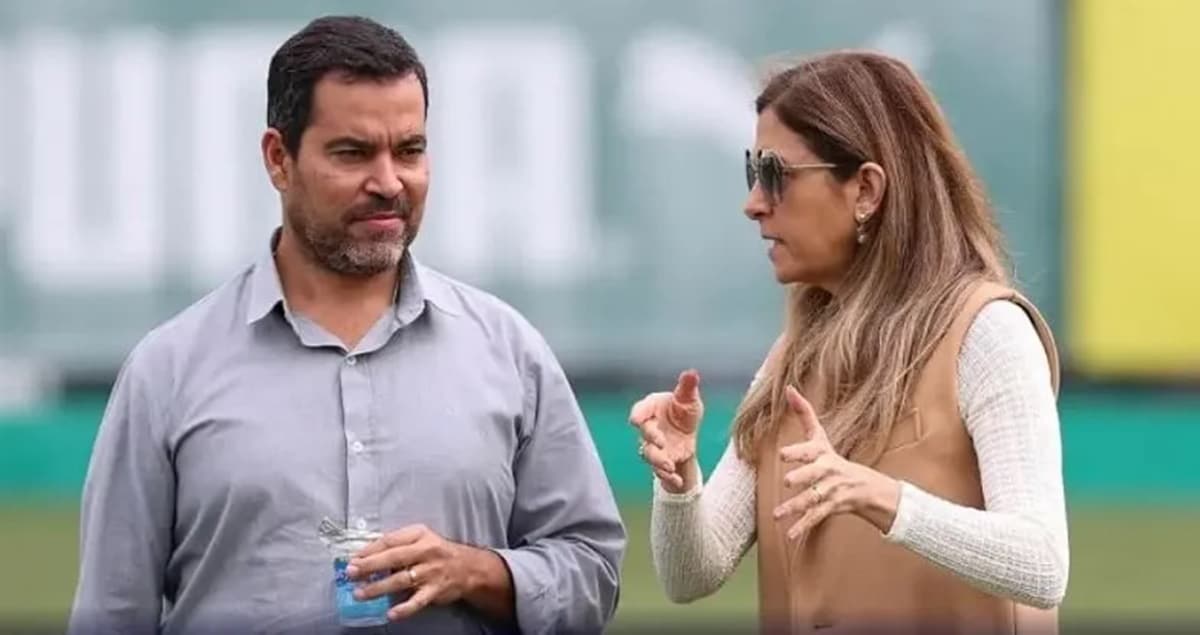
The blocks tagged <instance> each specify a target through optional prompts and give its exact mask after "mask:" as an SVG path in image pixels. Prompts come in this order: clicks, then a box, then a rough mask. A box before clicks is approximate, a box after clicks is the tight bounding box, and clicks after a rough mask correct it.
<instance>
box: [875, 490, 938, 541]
mask: <svg viewBox="0 0 1200 635" xmlns="http://www.w3.org/2000/svg"><path fill="white" fill-rule="evenodd" d="M922 496H928V494H926V493H925V492H924V491H922V490H921V488H919V487H917V486H916V485H913V484H912V483H908V482H906V481H900V500H899V502H897V503H896V519H895V520H893V521H892V527H891V529H889V530H888V531H887V533H885V534H884V535H883V538H884V539H885V540H887V541H888V542H891V543H895V544H905V542H906V541H907V539H908V535H909V533H910V532H911V531H912V527H913V523H914V522H915V521H916V516H917V514H919V513H920V508H921V497H922Z"/></svg>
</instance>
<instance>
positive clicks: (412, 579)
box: [404, 567, 417, 587]
mask: <svg viewBox="0 0 1200 635" xmlns="http://www.w3.org/2000/svg"><path fill="white" fill-rule="evenodd" d="M404 573H406V574H407V575H408V586H409V587H415V586H417V574H415V573H413V570H412V567H406V568H405V569H404Z"/></svg>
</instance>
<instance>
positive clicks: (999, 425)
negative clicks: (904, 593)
mask: <svg viewBox="0 0 1200 635" xmlns="http://www.w3.org/2000/svg"><path fill="white" fill-rule="evenodd" d="M958 383H959V398H960V402H961V403H960V408H961V409H962V412H963V415H964V420H965V422H966V426H967V429H968V432H969V433H970V434H971V438H972V440H973V442H974V445H975V452H976V454H977V456H978V458H979V469H980V477H981V480H982V485H983V495H984V501H985V508H986V510H977V509H972V508H968V507H962V506H959V505H955V504H953V503H950V502H948V501H946V500H943V499H941V498H938V497H935V496H932V495H930V494H929V493H927V492H924V491H922V490H921V489H919V488H917V487H915V486H913V485H911V484H909V483H903V484H902V486H901V498H900V504H899V507H898V509H897V515H896V520H895V522H894V523H893V525H892V528H891V530H890V532H889V533H888V534H887V536H886V538H887V539H888V540H891V541H893V542H896V543H898V544H901V545H904V546H906V547H907V548H909V549H912V550H913V551H915V552H917V553H919V554H921V555H923V556H925V557H926V558H929V559H930V560H932V561H934V562H937V563H938V564H940V565H942V566H944V567H946V568H948V569H950V570H951V571H954V572H955V573H956V574H958V575H960V576H962V577H963V578H965V579H967V580H969V581H970V582H972V583H973V584H975V585H977V586H979V587H981V588H983V589H985V590H987V591H989V592H991V593H995V594H998V595H1003V596H1007V597H1010V598H1012V599H1014V600H1016V601H1019V602H1022V603H1025V604H1030V605H1033V606H1038V607H1051V606H1055V605H1057V604H1058V603H1059V602H1061V601H1062V598H1063V595H1064V594H1065V592H1066V586H1067V577H1068V565H1069V550H1068V537H1067V517H1066V505H1065V501H1064V492H1063V482H1062V442H1061V438H1060V432H1059V419H1058V412H1057V409H1056V405H1055V396H1054V393H1053V389H1052V386H1051V383H1050V371H1049V365H1048V363H1047V360H1046V355H1045V352H1044V351H1043V349H1042V345H1041V342H1040V340H1039V339H1038V337H1037V334H1036V331H1034V329H1033V325H1032V324H1031V323H1030V321H1029V319H1028V316H1026V315H1025V313H1024V311H1023V310H1022V309H1021V308H1020V307H1018V306H1017V305H1015V304H1012V303H1009V302H994V303H991V304H989V305H988V306H987V307H985V308H984V309H983V311H981V312H980V314H979V315H978V317H977V318H976V320H975V322H974V323H973V324H972V326H971V328H970V329H969V331H968V334H967V338H966V341H965V342H964V344H963V349H962V351H961V352H960V355H959V382H958Z"/></svg>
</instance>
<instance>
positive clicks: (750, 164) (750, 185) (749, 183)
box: [746, 150, 755, 190]
mask: <svg viewBox="0 0 1200 635" xmlns="http://www.w3.org/2000/svg"><path fill="white" fill-rule="evenodd" d="M754 180H755V177H754V159H753V158H752V157H751V156H750V151H749V150H747V151H746V189H748V190H752V189H754Z"/></svg>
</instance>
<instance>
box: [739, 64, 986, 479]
mask: <svg viewBox="0 0 1200 635" xmlns="http://www.w3.org/2000/svg"><path fill="white" fill-rule="evenodd" d="M755 105H756V108H757V110H758V112H759V113H762V112H763V110H765V109H766V108H771V109H772V110H773V111H774V113H775V114H776V115H777V116H778V117H779V119H780V120H781V121H783V123H784V124H785V125H787V126H788V127H789V128H790V129H791V130H793V131H794V132H796V133H797V134H799V135H800V136H801V137H802V138H803V139H804V141H805V142H806V143H807V145H808V146H809V148H810V149H811V150H813V151H814V153H816V154H817V156H819V157H820V159H821V160H823V161H828V162H831V163H838V164H840V165H842V166H844V167H841V168H838V169H835V170H834V176H835V177H836V178H838V179H839V180H845V179H848V178H850V177H851V176H852V175H854V174H855V173H856V172H857V170H858V168H859V166H861V165H862V163H864V162H866V161H874V162H875V163H878V164H879V165H880V166H882V167H883V170H884V172H885V173H886V174H887V186H886V191H885V194H884V196H883V199H882V202H881V204H880V207H879V209H878V210H876V213H875V214H874V215H872V216H871V218H870V219H869V220H868V221H867V222H866V226H865V228H864V229H865V230H866V236H867V238H866V241H865V242H864V243H863V244H861V245H859V246H858V251H857V253H856V254H855V255H854V258H853V262H852V264H851V265H850V268H849V270H848V271H847V273H846V275H845V278H844V279H843V280H842V281H841V283H840V285H839V287H838V294H837V296H836V297H835V296H834V295H832V294H831V293H829V292H828V291H826V290H824V289H821V288H818V287H815V286H812V285H808V284H795V285H793V286H792V288H791V289H789V293H788V300H787V304H788V306H787V314H786V326H785V328H784V332H783V335H782V337H781V340H780V342H779V344H778V346H777V348H776V349H775V354H773V355H771V356H770V358H769V359H768V362H767V365H766V366H765V368H764V373H763V376H762V379H761V381H758V382H756V383H755V384H754V385H753V386H752V388H751V389H750V392H749V393H748V394H747V395H746V397H745V399H744V400H743V402H742V404H741V406H740V408H739V409H738V412H737V415H736V417H735V419H734V423H733V434H734V438H735V443H736V447H737V450H738V454H739V456H741V457H742V458H743V459H744V460H746V461H748V462H750V463H751V464H756V463H757V458H758V451H759V450H760V449H761V447H762V446H761V444H762V443H763V442H764V441H765V440H767V439H769V438H770V435H771V434H772V433H773V432H774V431H775V429H776V427H777V426H778V424H779V420H780V416H781V415H782V414H785V413H786V411H787V409H788V406H787V402H786V401H785V399H784V388H785V387H786V386H787V385H789V384H790V385H794V386H796V387H798V388H800V389H801V391H802V392H803V390H804V387H805V386H806V383H807V382H808V381H809V380H810V379H812V378H814V377H818V378H819V379H820V381H818V382H816V383H818V384H820V385H821V386H823V387H824V389H823V390H822V392H821V393H820V394H816V395H806V396H808V397H810V399H812V400H813V403H814V405H818V408H819V410H818V416H819V417H820V419H821V423H822V425H823V426H824V427H825V429H826V432H827V433H828V434H829V438H830V441H831V442H832V443H833V446H834V448H835V449H836V450H837V451H838V452H839V453H840V454H841V455H842V456H850V455H851V454H853V453H856V452H863V453H865V454H866V456H869V457H875V456H878V454H879V453H880V452H881V451H882V449H883V447H884V446H883V444H884V443H885V442H886V441H887V438H888V436H889V434H890V431H891V428H892V424H893V422H895V421H896V420H897V419H898V418H899V417H900V416H902V414H903V413H905V412H907V410H908V409H909V408H910V405H909V399H910V398H911V394H912V390H913V388H914V382H915V380H916V378H917V376H918V374H919V371H920V369H921V365H922V363H923V362H924V361H925V360H926V359H927V357H928V355H929V354H930V353H931V352H932V351H933V348H934V347H935V346H936V345H937V343H938V340H939V338H940V337H941V336H942V335H943V334H944V333H945V330H946V328H947V327H948V326H949V324H950V323H951V321H952V320H953V318H954V314H955V309H956V307H957V302H958V300H960V299H961V297H962V295H963V292H964V291H966V290H967V288H968V287H970V286H971V285H972V284H973V283H975V282H977V281H980V280H991V281H995V282H1000V283H1006V282H1007V280H1008V277H1007V274H1006V271H1005V266H1006V264H1005V262H1004V254H1003V248H1002V246H1001V241H1000V232H999V231H998V229H997V227H996V225H995V221H994V220H993V217H992V212H991V209H990V206H989V204H988V202H987V199H986V196H985V194H984V192H983V190H982V187H981V186H980V184H979V182H978V181H977V179H976V178H975V175H974V174H973V171H972V169H971V167H970V165H969V164H968V162H967V159H966V157H965V155H964V153H963V151H962V150H961V148H960V147H959V146H958V143H957V142H956V140H955V139H954V135H953V134H952V132H951V130H950V126H949V125H948V124H947V122H946V119H945V117H944V116H943V114H942V112H941V110H940V108H939V107H938V105H937V104H936V103H935V101H934V99H933V97H932V96H931V95H930V93H929V92H928V91H927V90H926V89H925V87H924V86H923V85H922V83H921V81H920V79H918V77H917V76H916V74H915V73H914V72H913V71H912V70H911V69H910V68H909V67H908V66H907V65H905V64H904V63H902V62H900V61H898V60H896V59H893V58H891V57H888V56H885V55H881V54H876V53H870V52H860V51H839V52H834V53H828V54H824V55H820V56H817V57H812V58H808V59H805V60H803V61H801V62H799V63H797V64H794V65H793V66H791V67H789V68H787V69H786V70H783V71H782V72H780V73H777V74H775V75H774V76H773V77H771V78H770V79H769V80H768V82H767V84H766V86H765V88H764V89H763V91H762V93H761V94H760V95H759V97H758V99H757V101H756V104H755Z"/></svg>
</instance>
